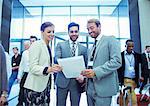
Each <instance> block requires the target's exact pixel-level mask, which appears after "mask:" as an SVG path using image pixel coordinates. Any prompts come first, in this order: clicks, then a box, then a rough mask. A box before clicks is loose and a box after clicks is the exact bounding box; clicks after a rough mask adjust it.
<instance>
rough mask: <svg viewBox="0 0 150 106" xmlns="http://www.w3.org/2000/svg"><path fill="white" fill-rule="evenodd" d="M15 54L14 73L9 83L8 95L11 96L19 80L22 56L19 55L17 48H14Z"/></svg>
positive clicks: (12, 62)
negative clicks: (14, 84)
mask: <svg viewBox="0 0 150 106" xmlns="http://www.w3.org/2000/svg"><path fill="white" fill-rule="evenodd" d="M13 53H14V56H13V57H12V59H11V65H12V73H11V76H10V78H9V83H8V95H9V94H10V91H11V88H12V85H13V83H14V82H15V80H16V79H17V75H18V71H19V64H20V61H21V55H20V54H19V52H18V48H17V47H13Z"/></svg>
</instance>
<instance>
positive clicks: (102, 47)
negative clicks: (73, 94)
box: [87, 36, 121, 97]
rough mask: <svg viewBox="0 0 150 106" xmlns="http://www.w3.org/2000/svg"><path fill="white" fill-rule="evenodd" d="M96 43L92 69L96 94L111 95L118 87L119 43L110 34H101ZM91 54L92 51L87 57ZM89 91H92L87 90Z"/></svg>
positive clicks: (101, 95)
mask: <svg viewBox="0 0 150 106" xmlns="http://www.w3.org/2000/svg"><path fill="white" fill-rule="evenodd" d="M97 43H98V44H97V47H96V52H95V56H94V59H93V70H94V72H95V74H96V76H95V77H94V78H93V85H94V88H95V92H96V94H97V95H98V96H100V97H107V96H112V95H115V94H116V93H117V91H118V87H119V83H118V75H117V69H118V68H119V67H120V66H121V55H120V52H121V50H120V43H119V42H117V40H116V39H115V38H114V37H112V36H102V38H101V39H100V40H99V41H98V42H97ZM91 55H92V52H91V53H90V54H89V57H90V56H91ZM88 84H90V83H88ZM90 92H92V91H89V90H88V91H87V93H90Z"/></svg>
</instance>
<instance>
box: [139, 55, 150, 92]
mask: <svg viewBox="0 0 150 106" xmlns="http://www.w3.org/2000/svg"><path fill="white" fill-rule="evenodd" d="M149 61H150V60H149ZM141 68H142V71H141V76H142V77H143V78H144V81H143V83H142V86H141V88H140V92H141V91H142V90H143V87H144V86H145V85H146V84H147V81H148V79H149V80H150V69H148V58H147V57H146V54H145V53H143V54H142V55H141Z"/></svg>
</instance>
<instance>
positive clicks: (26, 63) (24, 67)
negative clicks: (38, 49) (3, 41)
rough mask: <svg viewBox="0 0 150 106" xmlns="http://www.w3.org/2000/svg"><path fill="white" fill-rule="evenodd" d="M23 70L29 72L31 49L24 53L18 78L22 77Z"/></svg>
mask: <svg viewBox="0 0 150 106" xmlns="http://www.w3.org/2000/svg"><path fill="white" fill-rule="evenodd" d="M23 72H29V50H25V51H24V52H23V53H22V57H21V62H20V65H19V73H18V77H17V78H18V79H21V78H22V75H23Z"/></svg>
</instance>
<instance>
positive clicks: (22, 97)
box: [18, 72, 28, 104]
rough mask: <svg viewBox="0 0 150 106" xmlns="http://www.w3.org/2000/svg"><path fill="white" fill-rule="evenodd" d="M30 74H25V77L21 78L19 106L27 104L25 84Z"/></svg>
mask: <svg viewBox="0 0 150 106" xmlns="http://www.w3.org/2000/svg"><path fill="white" fill-rule="evenodd" d="M27 75H28V73H27V72H24V74H23V77H22V78H21V81H20V91H19V97H18V104H23V102H25V100H24V87H23V86H24V83H25V81H26V78H27Z"/></svg>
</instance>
